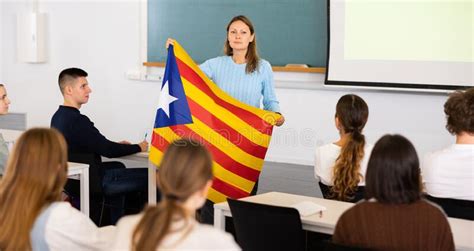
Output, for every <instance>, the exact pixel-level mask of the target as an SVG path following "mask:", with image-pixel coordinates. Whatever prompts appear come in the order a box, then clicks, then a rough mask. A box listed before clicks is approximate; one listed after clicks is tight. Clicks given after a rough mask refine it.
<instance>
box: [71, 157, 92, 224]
mask: <svg viewBox="0 0 474 251" xmlns="http://www.w3.org/2000/svg"><path fill="white" fill-rule="evenodd" d="M67 164H68V172H67V175H68V176H73V175H79V179H80V194H81V195H80V196H81V212H83V213H84V214H85V215H87V216H89V165H87V164H82V163H75V162H68V163H67Z"/></svg>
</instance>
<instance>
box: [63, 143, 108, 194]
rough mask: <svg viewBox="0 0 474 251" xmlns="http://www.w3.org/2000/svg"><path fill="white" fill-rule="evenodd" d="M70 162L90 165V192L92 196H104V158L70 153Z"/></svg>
mask: <svg viewBox="0 0 474 251" xmlns="http://www.w3.org/2000/svg"><path fill="white" fill-rule="evenodd" d="M68 161H70V162H77V163H83V164H88V165H89V190H90V193H91V194H102V177H103V173H102V172H103V170H102V168H100V165H101V164H102V158H101V157H100V156H99V155H97V154H93V153H71V152H69V153H68Z"/></svg>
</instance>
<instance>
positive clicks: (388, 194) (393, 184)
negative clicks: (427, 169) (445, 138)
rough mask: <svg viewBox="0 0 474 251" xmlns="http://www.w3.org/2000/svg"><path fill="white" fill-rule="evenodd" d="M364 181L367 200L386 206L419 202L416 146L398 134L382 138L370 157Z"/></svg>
mask: <svg viewBox="0 0 474 251" xmlns="http://www.w3.org/2000/svg"><path fill="white" fill-rule="evenodd" d="M365 182H366V185H365V186H366V187H365V198H366V199H370V198H375V199H376V200H377V201H378V202H380V203H386V204H406V203H413V202H416V201H418V200H420V198H421V176H420V164H419V161H418V156H417V154H416V150H415V147H414V146H413V144H412V143H411V142H410V141H409V140H408V139H407V138H405V137H403V136H401V135H398V134H395V135H389V134H387V135H385V136H383V137H382V138H380V139H379V140H378V141H377V143H376V144H375V146H374V149H373V150H372V153H371V155H370V159H369V164H368V166H367V174H366V178H365Z"/></svg>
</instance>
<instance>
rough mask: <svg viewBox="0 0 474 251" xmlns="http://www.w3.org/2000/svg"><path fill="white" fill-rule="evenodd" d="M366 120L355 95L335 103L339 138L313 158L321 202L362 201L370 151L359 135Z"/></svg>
mask: <svg viewBox="0 0 474 251" xmlns="http://www.w3.org/2000/svg"><path fill="white" fill-rule="evenodd" d="M368 117H369V108H368V106H367V104H366V103H365V101H364V100H363V99H362V98H360V97H359V96H357V95H354V94H347V95H344V96H342V97H341V98H340V99H339V101H338V102H337V105H336V116H335V123H336V128H337V130H339V135H340V138H339V140H338V141H336V142H334V143H331V144H327V145H324V146H320V147H318V148H317V149H316V155H315V165H314V176H315V178H316V179H317V180H319V182H320V187H321V190H322V192H323V196H324V198H331V199H336V200H342V201H353V202H355V201H358V200H360V199H362V198H363V186H364V185H365V180H364V176H365V170H366V169H367V162H368V159H369V156H370V152H371V151H372V145H370V144H367V143H366V142H365V137H364V134H362V130H363V129H364V126H365V124H366V123H367V118H368ZM325 190H326V191H325Z"/></svg>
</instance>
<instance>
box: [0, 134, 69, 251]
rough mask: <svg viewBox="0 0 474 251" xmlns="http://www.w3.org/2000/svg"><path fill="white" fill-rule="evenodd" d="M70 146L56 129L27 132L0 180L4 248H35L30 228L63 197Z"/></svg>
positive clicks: (0, 232) (1, 246) (0, 229)
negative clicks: (48, 206) (46, 210)
mask: <svg viewBox="0 0 474 251" xmlns="http://www.w3.org/2000/svg"><path fill="white" fill-rule="evenodd" d="M66 179H67V147H66V142H65V140H64V138H63V136H62V135H61V134H60V133H59V132H58V131H56V130H55V129H47V128H35V129H30V130H28V131H26V132H25V133H23V134H22V135H21V136H20V138H19V139H18V140H17V141H16V143H15V146H14V149H13V152H12V154H11V155H10V156H9V159H8V164H7V168H6V170H5V175H4V176H3V178H2V180H1V182H0V226H1V227H0V249H1V250H31V243H30V231H31V228H32V227H33V224H34V222H35V220H36V218H37V217H38V215H39V214H40V212H41V210H42V209H43V208H44V207H46V206H47V205H49V204H51V203H52V202H54V201H58V200H60V196H61V191H62V189H63V187H64V184H65V183H66Z"/></svg>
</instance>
